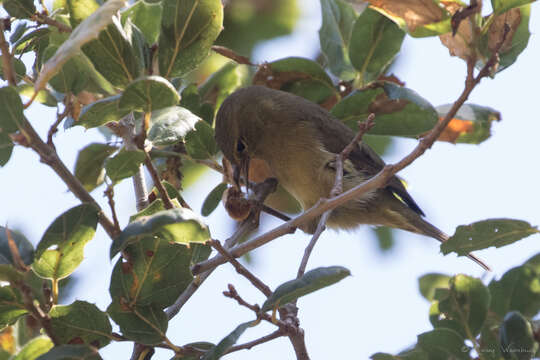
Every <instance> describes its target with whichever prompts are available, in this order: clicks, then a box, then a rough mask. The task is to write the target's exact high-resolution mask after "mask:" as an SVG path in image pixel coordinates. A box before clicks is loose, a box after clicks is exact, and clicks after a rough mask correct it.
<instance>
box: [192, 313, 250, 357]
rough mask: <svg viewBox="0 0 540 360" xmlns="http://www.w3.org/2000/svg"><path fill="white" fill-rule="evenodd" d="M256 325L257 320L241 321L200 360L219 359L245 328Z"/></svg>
mask: <svg viewBox="0 0 540 360" xmlns="http://www.w3.org/2000/svg"><path fill="white" fill-rule="evenodd" d="M255 325H257V321H248V322H245V323H242V324H240V325H238V326H237V327H236V329H234V330H233V331H232V332H231V333H230V334H229V335H227V336H226V337H224V338H223V339H222V340H221V341H220V342H219V343H218V344H217V345H216V346H214V347H213V348H211V349H210V350H208V352H207V353H206V354H204V356H203V357H202V358H201V360H218V359H220V358H221V357H222V356H223V355H225V353H226V352H227V350H228V349H229V348H231V347H232V346H233V345H234V344H236V342H237V341H238V339H239V338H240V336H242V334H243V333H244V332H245V331H246V330H247V328H249V327H252V326H255Z"/></svg>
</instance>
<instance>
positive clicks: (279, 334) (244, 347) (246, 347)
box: [225, 329, 285, 354]
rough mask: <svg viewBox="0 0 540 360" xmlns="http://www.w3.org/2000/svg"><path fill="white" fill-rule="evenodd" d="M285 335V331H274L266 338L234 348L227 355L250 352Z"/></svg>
mask: <svg viewBox="0 0 540 360" xmlns="http://www.w3.org/2000/svg"><path fill="white" fill-rule="evenodd" d="M284 335H285V334H284V333H283V331H281V330H279V329H278V330H276V331H274V332H273V333H271V334H268V335H265V336H263V337H261V338H258V339H256V340H253V341H250V342H247V343H244V344H241V345H236V346H232V347H230V348H229V349H228V350H227V351H226V352H225V354H229V353H232V352H235V351H239V350H250V349H251V348H252V347H254V346H257V345H260V344H264V343H266V342H269V341H272V340H274V339H277V338H279V337H282V336H284Z"/></svg>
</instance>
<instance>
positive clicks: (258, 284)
mask: <svg viewBox="0 0 540 360" xmlns="http://www.w3.org/2000/svg"><path fill="white" fill-rule="evenodd" d="M210 245H211V246H212V247H213V248H214V249H216V250H217V252H219V253H220V254H221V255H223V256H225V257H227V258H228V259H229V262H230V263H231V265H232V266H234V268H235V270H236V272H237V273H239V274H240V275H242V276H244V277H245V278H246V279H248V280H249V282H251V283H252V284H253V286H255V287H256V288H257V289H259V290H260V292H262V293H263V294H264V295H265V296H266V297H269V296H270V295H272V290H270V288H269V287H268V285H266V284H265V283H263V282H262V281H261V280H260V279H259V278H258V277H257V276H255V274H253V273H252V272H251V271H249V270H248V269H247V268H246V267H245V266H243V265H242V264H240V263H239V262H238V260H236V259H235V258H234V257H232V256H231V254H229V252H228V251H227V250H226V249H225V248H224V247H223V246H222V245H221V243H220V242H219V241H217V240H210Z"/></svg>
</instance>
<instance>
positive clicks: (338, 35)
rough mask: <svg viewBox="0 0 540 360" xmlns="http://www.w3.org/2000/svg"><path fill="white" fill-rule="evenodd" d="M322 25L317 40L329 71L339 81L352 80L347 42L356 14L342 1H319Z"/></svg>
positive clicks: (352, 72) (353, 75)
mask: <svg viewBox="0 0 540 360" xmlns="http://www.w3.org/2000/svg"><path fill="white" fill-rule="evenodd" d="M320 2H321V11H322V25H321V28H320V29H319V40H320V43H321V50H322V53H323V54H324V55H325V57H326V59H327V61H328V67H329V68H330V71H331V72H332V73H333V74H334V75H335V76H337V77H338V78H340V79H341V80H352V79H354V77H355V76H356V72H355V71H354V68H353V67H352V65H351V61H350V60H349V41H350V38H351V33H352V29H353V26H354V21H355V20H356V12H355V11H354V9H353V7H352V6H351V5H350V4H348V3H346V2H345V1H342V0H320Z"/></svg>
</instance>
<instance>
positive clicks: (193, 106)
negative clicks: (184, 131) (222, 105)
mask: <svg viewBox="0 0 540 360" xmlns="http://www.w3.org/2000/svg"><path fill="white" fill-rule="evenodd" d="M180 105H181V106H182V107H185V108H186V109H188V110H189V111H191V112H192V113H194V114H195V115H197V116H200V117H201V118H202V119H203V120H204V121H206V122H207V123H208V124H210V125H211V124H212V123H213V122H214V107H213V106H212V104H211V103H209V102H204V101H203V100H202V98H201V96H200V94H199V90H198V89H197V86H196V85H195V84H189V85H188V86H186V87H185V88H184V90H182V98H181V100H180Z"/></svg>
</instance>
